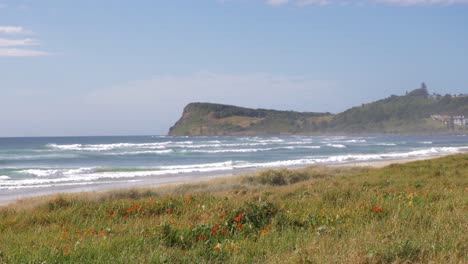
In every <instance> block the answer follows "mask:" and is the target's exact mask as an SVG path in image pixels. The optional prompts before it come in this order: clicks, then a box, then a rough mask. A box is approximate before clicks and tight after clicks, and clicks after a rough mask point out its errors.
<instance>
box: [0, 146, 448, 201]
mask: <svg viewBox="0 0 468 264" xmlns="http://www.w3.org/2000/svg"><path fill="white" fill-rule="evenodd" d="M442 156H446V155H440V156H431V157H418V158H406V159H393V160H378V161H366V162H351V163H345V164H339V165H319V166H331V167H345V166H351V167H354V166H358V167H372V168H381V167H385V166H388V165H390V164H401V163H408V162H412V161H418V160H427V159H433V158H438V157H442ZM309 166H312V165H307V166H289V167H287V168H289V169H300V168H305V167H309ZM275 168H277V167H275ZM275 168H273V169H275ZM266 169H268V168H249V169H236V170H231V171H227V172H222V171H221V172H219V171H218V172H196V173H186V174H179V175H162V176H154V177H145V178H143V179H138V180H135V179H130V180H127V181H113V182H106V181H103V182H101V183H98V184H96V183H93V184H73V185H69V186H63V185H62V186H51V187H44V188H25V189H11V190H2V192H1V193H0V207H4V206H7V205H11V204H13V203H15V202H18V201H21V200H24V199H26V200H27V199H29V198H34V197H39V196H49V195H55V194H61V193H81V194H85V193H88V192H92V193H98V192H99V193H102V192H110V191H116V190H122V189H133V188H164V187H166V186H170V185H178V184H187V183H189V184H193V183H197V182H201V181H207V180H211V179H216V178H222V177H233V176H241V175H246V174H251V173H255V172H258V171H262V170H266Z"/></svg>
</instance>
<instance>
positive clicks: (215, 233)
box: [211, 225, 219, 235]
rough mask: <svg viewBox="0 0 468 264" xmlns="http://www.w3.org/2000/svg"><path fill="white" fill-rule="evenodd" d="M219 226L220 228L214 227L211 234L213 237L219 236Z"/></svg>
mask: <svg viewBox="0 0 468 264" xmlns="http://www.w3.org/2000/svg"><path fill="white" fill-rule="evenodd" d="M218 226H219V225H215V226H213V227H212V228H211V233H212V234H213V235H217V234H218Z"/></svg>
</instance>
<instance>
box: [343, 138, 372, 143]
mask: <svg viewBox="0 0 468 264" xmlns="http://www.w3.org/2000/svg"><path fill="white" fill-rule="evenodd" d="M343 142H346V143H366V142H367V140H365V139H350V140H345V141H343Z"/></svg>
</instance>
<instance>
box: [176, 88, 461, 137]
mask: <svg viewBox="0 0 468 264" xmlns="http://www.w3.org/2000/svg"><path fill="white" fill-rule="evenodd" d="M431 116H432V117H431ZM460 116H466V117H467V118H468V96H461V95H460V96H452V95H445V96H441V95H435V94H434V95H430V94H429V93H428V92H427V90H426V88H425V87H422V88H420V89H416V90H414V91H412V92H410V93H408V94H406V95H404V96H396V95H392V96H390V97H388V98H386V99H383V100H379V101H376V102H373V103H369V104H363V105H362V106H358V107H353V108H351V109H349V110H346V111H344V112H342V113H339V114H336V115H333V114H330V113H300V112H293V111H277V110H267V109H250V108H243V107H237V106H231V105H222V104H211V103H191V104H189V105H187V106H186V107H185V108H184V112H183V115H182V117H181V119H180V120H179V121H177V123H176V124H175V125H174V126H173V127H171V128H170V131H169V135H173V136H182V135H189V136H200V135H282V134H283V135H284V134H318V133H420V132H424V133H447V132H453V131H454V130H456V131H458V132H467V131H468V124H467V125H465V121H466V122H467V123H468V119H466V120H465V119H463V118H461V117H460Z"/></svg>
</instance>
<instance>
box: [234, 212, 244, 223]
mask: <svg viewBox="0 0 468 264" xmlns="http://www.w3.org/2000/svg"><path fill="white" fill-rule="evenodd" d="M242 216H243V215H242V213H239V215H238V216H236V218H234V220H235V221H236V222H237V223H239V222H240V221H241V219H242Z"/></svg>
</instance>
